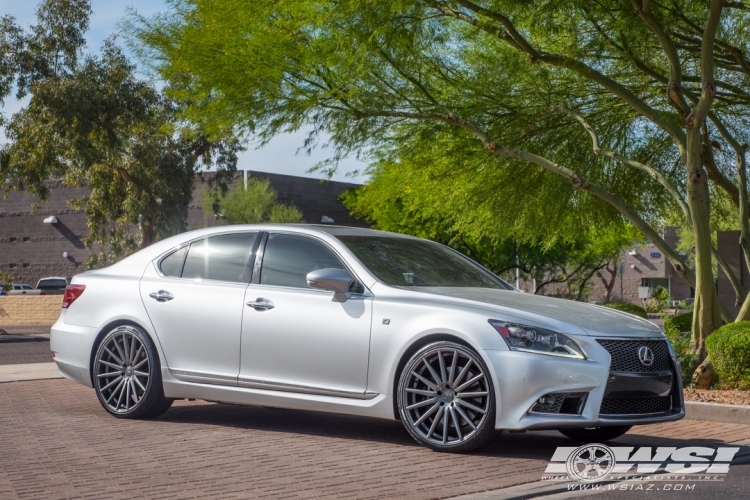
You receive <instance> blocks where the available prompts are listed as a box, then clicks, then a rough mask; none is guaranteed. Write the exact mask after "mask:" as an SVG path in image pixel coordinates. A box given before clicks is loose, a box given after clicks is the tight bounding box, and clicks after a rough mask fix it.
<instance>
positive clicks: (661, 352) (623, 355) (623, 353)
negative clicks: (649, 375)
mask: <svg viewBox="0 0 750 500" xmlns="http://www.w3.org/2000/svg"><path fill="white" fill-rule="evenodd" d="M597 342H599V344H601V346H602V347H604V348H605V349H606V350H607V352H609V355H610V356H611V357H612V364H611V365H610V368H609V370H610V371H613V372H634V373H639V372H640V373H644V372H663V371H670V370H671V369H672V367H671V363H670V356H669V347H668V346H667V341H666V340H605V339H597ZM642 346H646V347H648V348H649V349H651V351H652V352H653V353H654V362H653V364H652V365H651V366H644V365H643V363H641V361H640V360H639V359H638V349H639V348H640V347H642Z"/></svg>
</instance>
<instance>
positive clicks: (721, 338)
mask: <svg viewBox="0 0 750 500" xmlns="http://www.w3.org/2000/svg"><path fill="white" fill-rule="evenodd" d="M706 348H707V349H708V355H709V356H710V358H711V362H712V363H713V369H714V373H715V374H716V375H717V379H718V383H719V384H720V385H721V387H723V388H738V389H745V390H746V389H750V321H740V322H737V323H729V324H726V325H724V326H722V327H721V328H719V329H717V330H716V331H715V332H713V333H712V334H711V335H710V336H709V337H708V338H707V339H706Z"/></svg>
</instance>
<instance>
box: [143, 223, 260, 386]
mask: <svg viewBox="0 0 750 500" xmlns="http://www.w3.org/2000/svg"><path fill="white" fill-rule="evenodd" d="M257 234H258V233H257V232H245V233H231V234H221V235H217V236H212V237H209V238H202V239H200V240H197V241H194V242H192V243H191V244H190V246H186V247H183V248H181V249H179V250H177V251H175V252H174V253H172V254H171V255H169V256H167V257H165V258H164V259H162V260H161V262H159V263H157V267H153V266H149V269H148V270H147V272H146V273H145V274H144V276H143V278H142V279H141V297H142V299H143V303H144V304H145V306H146V311H147V312H148V315H149V317H150V318H151V322H152V324H153V325H154V329H155V330H156V334H157V337H158V338H159V342H160V344H161V347H162V349H163V351H164V356H165V357H166V361H167V364H168V366H169V370H170V371H171V372H172V374H173V375H174V376H175V377H177V378H179V379H182V380H187V381H193V382H205V383H217V384H228V385H236V383H237V375H238V374H239V368H240V339H241V332H242V314H243V313H244V312H245V305H244V304H245V301H244V298H245V289H246V288H247V284H248V282H249V281H250V269H251V267H250V266H251V262H250V261H251V253H252V249H253V247H254V242H255V240H256V238H257Z"/></svg>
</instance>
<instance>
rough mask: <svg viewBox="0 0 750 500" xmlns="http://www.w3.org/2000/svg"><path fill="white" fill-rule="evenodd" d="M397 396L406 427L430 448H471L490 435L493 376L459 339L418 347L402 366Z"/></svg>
mask: <svg viewBox="0 0 750 500" xmlns="http://www.w3.org/2000/svg"><path fill="white" fill-rule="evenodd" d="M397 397H398V400H397V402H398V409H399V413H400V414H401V420H402V421H403V423H404V426H405V427H406V430H407V431H408V432H409V434H410V435H411V436H412V437H413V438H414V440H416V441H417V442H418V443H420V444H422V445H424V446H427V447H429V448H432V449H433V450H436V451H449V452H465V451H471V450H475V449H478V448H480V447H482V446H484V445H485V444H487V443H488V442H489V440H490V438H491V437H492V436H493V435H494V430H495V393H494V390H493V388H492V380H491V379H490V376H489V373H488V371H487V367H486V366H485V364H484V362H483V361H482V359H481V358H480V357H479V355H477V354H476V353H475V352H474V351H473V350H471V349H470V348H468V347H466V346H463V345H461V344H457V343H455V342H435V343H433V344H429V345H427V346H425V347H423V348H422V349H420V350H419V351H417V353H416V354H414V356H412V358H411V359H410V360H409V362H408V363H407V364H406V366H405V367H404V370H403V371H402V372H401V377H400V380H399V384H398V394H397Z"/></svg>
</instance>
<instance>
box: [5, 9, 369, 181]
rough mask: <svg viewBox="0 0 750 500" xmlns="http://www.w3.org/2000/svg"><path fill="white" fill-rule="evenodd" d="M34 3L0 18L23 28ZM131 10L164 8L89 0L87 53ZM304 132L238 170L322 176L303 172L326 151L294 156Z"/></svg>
mask: <svg viewBox="0 0 750 500" xmlns="http://www.w3.org/2000/svg"><path fill="white" fill-rule="evenodd" d="M37 3H38V2H37V1H36V0H25V1H19V0H0V15H8V14H9V15H12V16H14V17H15V18H16V20H17V21H18V22H19V23H20V24H21V25H22V26H24V27H26V26H28V25H30V24H33V23H34V21H35V16H34V10H35V9H36V5H37ZM128 7H132V8H133V9H135V10H136V11H138V13H140V14H142V15H146V16H149V15H153V14H155V13H157V12H159V11H162V10H165V9H166V8H167V7H166V5H165V3H164V2H163V1H162V0H91V8H92V10H93V11H94V13H93V15H92V17H91V24H90V29H89V32H88V33H87V36H86V40H87V44H88V47H87V50H89V51H93V52H98V51H99V48H100V47H101V43H102V41H103V40H104V39H106V38H107V37H108V36H109V35H111V34H112V33H114V32H116V31H117V29H118V27H117V25H118V22H119V21H120V20H121V19H122V18H123V17H124V15H125V12H126V9H127V8H128ZM24 104H25V102H19V101H16V100H14V99H13V98H12V97H10V98H8V99H7V100H6V103H5V107H4V108H1V109H0V112H2V113H3V114H5V115H6V116H10V115H12V114H13V113H15V112H16V111H18V110H19V109H20V108H21V107H22V106H23V105H24ZM304 139H305V132H304V131H300V132H298V133H295V134H286V135H282V136H278V137H276V138H275V139H273V140H272V141H271V142H270V143H268V144H267V145H266V146H265V147H264V148H262V149H259V150H258V149H250V148H248V151H246V152H244V153H242V155H241V156H240V161H239V164H238V168H241V169H244V168H246V169H249V170H260V171H263V172H274V173H279V174H289V175H299V176H305V177H322V176H321V175H320V174H318V173H314V174H308V173H307V172H306V171H307V170H308V169H309V168H310V167H312V166H313V165H315V163H317V162H318V161H321V160H324V159H326V158H327V155H326V151H325V150H319V151H315V152H313V154H312V155H310V156H307V155H306V154H305V153H304V152H301V153H295V152H296V150H297V149H298V148H299V147H301V146H302V144H303V141H304ZM5 140H6V139H5V135H4V134H2V133H1V132H0V143H2V142H5ZM363 168H364V165H363V164H361V163H359V162H358V161H357V160H355V159H348V160H346V161H344V162H342V163H341V164H340V166H339V172H338V173H337V174H336V175H335V176H334V177H333V179H334V180H340V181H347V182H364V180H365V178H364V177H354V178H352V177H346V176H345V174H346V173H347V172H349V171H352V170H356V169H360V170H362V169H363Z"/></svg>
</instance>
